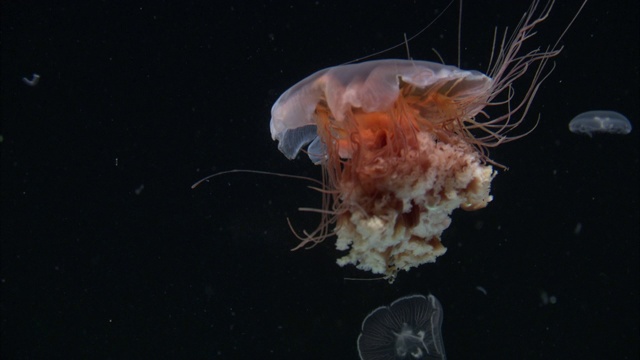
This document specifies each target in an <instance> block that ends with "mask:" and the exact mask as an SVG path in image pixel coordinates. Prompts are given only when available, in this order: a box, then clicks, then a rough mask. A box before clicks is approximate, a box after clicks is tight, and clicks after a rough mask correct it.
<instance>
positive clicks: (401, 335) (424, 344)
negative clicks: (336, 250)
mask: <svg viewBox="0 0 640 360" xmlns="http://www.w3.org/2000/svg"><path fill="white" fill-rule="evenodd" d="M442 317H443V313H442V305H440V302H439V301H438V299H436V298H435V296H433V295H429V296H427V297H424V296H422V295H410V296H405V297H402V298H400V299H398V300H396V301H394V302H393V303H391V305H390V306H381V307H379V308H377V309H375V310H373V311H372V312H371V313H370V314H369V315H367V317H366V318H365V319H364V321H363V322H362V332H361V333H360V336H358V353H359V354H360V359H362V360H393V359H446V356H445V352H444V343H443V341H442V332H441V327H442Z"/></svg>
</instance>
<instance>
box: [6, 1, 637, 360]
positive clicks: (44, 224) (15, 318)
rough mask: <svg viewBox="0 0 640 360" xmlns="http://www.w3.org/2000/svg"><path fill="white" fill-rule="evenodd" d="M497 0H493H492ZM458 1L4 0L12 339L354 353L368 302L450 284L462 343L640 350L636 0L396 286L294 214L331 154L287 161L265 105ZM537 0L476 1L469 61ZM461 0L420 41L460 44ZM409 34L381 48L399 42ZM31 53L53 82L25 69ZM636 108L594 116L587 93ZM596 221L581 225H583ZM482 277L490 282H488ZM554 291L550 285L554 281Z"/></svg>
mask: <svg viewBox="0 0 640 360" xmlns="http://www.w3.org/2000/svg"><path fill="white" fill-rule="evenodd" d="M487 3H488V4H487ZM446 4H447V1H420V2H402V3H399V2H391V1H379V2H353V3H349V4H346V5H345V4H344V3H343V2H337V1H330V2H326V1H316V2H304V3H302V2H293V1H292V2H275V1H274V2H270V1H264V2H256V1H254V2H251V1H248V2H230V3H226V4H225V3H222V4H214V2H212V1H198V2H192V1H173V2H172V1H154V2H151V1H150V2H137V1H129V2H124V1H119V2H110V1H89V2H66V4H65V3H64V2H57V3H56V4H54V3H52V2H35V1H34V2H28V1H26V2H23V1H12V2H9V1H5V2H3V3H2V5H1V11H0V14H1V19H2V21H1V23H2V25H1V26H2V28H1V30H2V33H1V35H2V43H1V45H2V77H1V79H2V88H1V99H2V118H1V121H2V127H1V133H0V134H1V135H2V143H1V144H0V146H1V147H2V163H1V164H2V175H1V176H2V177H1V180H2V183H1V186H2V187H1V196H2V198H1V199H0V201H1V206H2V222H1V246H2V247H1V251H2V255H1V256H2V257H1V260H2V262H1V273H0V286H1V287H0V289H1V303H0V311H1V316H2V321H1V333H0V344H1V348H0V354H1V357H2V358H3V359H43V358H47V359H56V358H64V359H74V358H95V359H140V358H183V359H186V358H189V359H199V358H216V359H217V358H220V359H356V358H357V350H356V338H357V336H358V334H359V331H360V324H361V322H362V320H363V319H364V317H365V316H366V315H367V313H369V312H370V311H371V310H373V309H374V308H376V307H377V306H380V305H387V304H389V303H390V302H391V301H393V300H395V299H396V298H398V297H401V296H404V295H407V294H412V293H421V294H428V293H432V294H434V295H435V296H436V297H437V298H438V299H439V300H440V302H441V303H442V305H443V308H444V324H443V333H444V342H445V346H446V349H447V354H448V356H449V358H450V359H465V358H466V359H486V358H504V359H507V358H509V359H516V358H517V359H578V358H581V359H599V358H609V359H637V358H638V355H639V350H638V347H639V345H638V344H639V342H640V336H639V330H638V322H639V317H638V304H639V303H640V302H639V301H640V299H639V291H638V290H639V288H638V280H639V279H638V271H639V258H638V253H639V245H638V240H639V237H640V236H639V229H638V220H639V219H640V215H639V199H638V186H637V184H638V169H639V156H638V144H639V142H638V140H639V135H638V134H639V132H638V128H639V127H640V123H639V122H638V121H639V119H640V113H639V109H638V98H639V94H638V88H639V86H638V85H639V82H638V77H639V76H638V75H639V69H638V66H639V63H640V61H639V60H640V59H639V54H638V43H639V39H638V18H639V14H638V3H637V2H636V1H630V0H629V1H616V2H613V1H612V2H598V1H591V3H589V4H588V5H587V6H586V8H585V9H584V11H583V13H582V14H581V16H580V17H579V18H578V20H577V22H576V23H575V24H574V26H573V27H572V28H571V30H570V31H569V32H568V33H567V35H566V36H565V38H564V40H563V44H564V45H565V46H566V47H565V49H564V51H563V52H562V54H561V55H560V56H559V57H558V58H557V59H556V61H555V63H556V68H555V71H554V73H553V74H552V75H551V76H550V77H549V79H548V80H547V81H546V82H545V83H544V85H543V86H542V87H541V88H540V91H539V93H538V95H537V98H536V99H535V101H534V103H533V106H532V108H531V110H530V115H529V120H528V121H529V123H530V124H531V123H533V122H535V118H536V116H537V114H538V113H540V114H541V121H540V124H539V126H538V128H537V129H536V130H535V131H534V132H533V133H532V134H531V135H529V136H527V137H526V138H524V139H522V140H520V141H517V142H513V143H510V144H507V145H504V146H501V147H500V148H498V149H495V150H494V151H493V152H492V156H493V158H494V159H495V160H497V161H498V162H501V163H503V164H506V165H508V166H509V167H510V170H509V171H507V172H501V173H500V174H499V175H498V177H497V178H496V179H495V180H494V182H493V190H492V193H493V195H494V201H493V202H492V203H491V204H490V205H489V206H488V207H487V208H486V209H483V210H480V211H477V212H473V213H466V212H461V211H456V212H455V213H454V215H453V220H454V221H453V223H452V226H451V227H450V228H449V229H448V230H447V231H446V232H445V234H444V237H443V242H444V244H445V245H446V246H447V247H448V248H449V250H448V253H447V254H446V255H445V256H443V257H441V258H440V259H439V261H438V263H436V264H429V265H424V266H422V267H420V268H418V269H415V270H412V271H411V272H409V273H402V274H401V275H400V276H399V278H398V279H397V281H396V282H395V283H394V284H393V285H389V284H387V283H386V282H383V281H346V280H344V278H345V277H361V276H365V275H366V274H365V273H363V272H359V271H357V270H354V269H352V268H345V269H343V268H340V267H338V266H337V265H335V259H336V257H337V256H338V255H339V254H338V253H337V251H335V250H334V248H333V245H332V243H331V241H327V242H326V243H324V244H322V245H321V246H318V247H316V248H315V249H313V250H309V251H298V252H294V253H292V252H290V251H289V249H290V248H292V247H294V246H295V245H296V239H295V238H294V237H293V236H292V234H291V233H290V231H289V228H288V226H287V222H286V218H287V217H289V218H290V219H291V220H292V222H293V223H294V224H295V226H296V227H297V228H299V229H300V228H311V227H312V226H314V225H315V222H316V221H317V219H316V218H315V217H314V216H309V215H307V214H300V213H298V212H297V210H296V209H297V207H299V206H318V205H319V196H318V194H317V193H315V192H313V191H310V190H308V189H307V188H306V185H308V184H306V183H305V182H302V181H297V180H283V179H282V178H275V177H265V176H258V175H246V174H245V175H229V176H226V177H222V178H218V179H217V180H215V181H212V182H210V183H205V184H204V185H202V186H200V187H199V188H197V189H195V190H192V189H191V188H190V185H191V184H192V183H194V182H195V181H196V180H198V179H200V178H201V177H203V176H206V175H208V174H211V173H213V172H216V171H221V170H227V169H233V168H243V169H258V170H269V171H275V172H283V173H290V174H297V175H307V176H314V177H319V174H320V171H319V168H318V167H315V166H313V165H312V164H310V163H309V161H308V160H307V159H304V158H303V159H299V160H297V161H288V160H286V159H285V158H284V157H283V156H282V155H281V154H280V153H279V152H278V150H277V148H276V144H275V143H274V142H272V140H271V138H270V134H269V127H268V124H269V118H270V114H269V111H270V108H271V105H272V104H273V102H274V101H275V100H276V99H277V97H278V96H279V95H280V94H281V93H282V92H283V91H285V90H286V89H287V88H288V87H289V86H291V85H293V84H294V83H296V82H297V81H299V80H301V79H302V78H304V77H305V76H307V75H309V74H311V73H312V72H314V71H316V70H319V69H322V68H324V67H328V66H332V65H336V64H340V63H344V62H346V61H349V60H352V59H355V58H359V57H361V56H364V55H367V54H370V53H373V52H376V51H379V50H382V49H384V48H386V47H388V46H391V45H393V44H396V43H398V42H401V41H402V34H403V32H406V33H409V34H412V33H415V32H416V31H418V30H419V29H421V28H422V27H423V26H425V25H426V24H427V23H428V22H429V21H430V20H431V19H432V18H433V17H434V16H435V14H436V13H437V11H440V10H442V9H443V8H444V7H445V6H446ZM579 5H580V1H575V0H572V1H562V2H561V3H560V4H556V6H555V8H554V10H553V12H552V14H551V17H550V18H549V19H548V21H547V22H545V23H544V24H542V26H540V30H539V34H538V35H537V36H536V37H535V38H533V39H531V40H530V42H529V43H528V45H529V46H531V47H535V46H538V45H542V46H545V45H547V44H550V43H553V42H555V39H556V38H557V36H558V34H559V33H560V32H562V30H563V28H564V26H565V25H566V24H567V22H568V21H569V19H570V18H571V17H572V16H573V13H574V12H575V11H576V10H577V8H578V7H579ZM526 7H527V5H526V4H525V2H518V3H517V5H516V2H513V1H474V2H471V1H468V2H467V3H465V7H464V14H463V35H462V42H463V52H462V59H463V61H462V67H463V68H467V69H480V70H483V69H485V68H486V66H487V61H488V59H489V55H490V47H491V40H492V36H493V29H494V26H499V27H501V28H503V27H504V26H510V27H513V26H515V25H516V23H517V21H518V19H519V17H520V16H521V14H522V13H523V12H524V11H525V10H526ZM457 16H458V13H457V8H456V6H455V5H454V6H453V7H452V8H451V9H450V10H449V11H448V12H447V13H445V14H444V16H443V17H442V18H440V20H439V21H438V22H437V23H436V24H435V25H433V27H431V28H430V29H429V30H428V31H427V32H425V33H424V34H423V35H422V36H421V37H419V38H418V39H416V40H414V41H413V42H412V43H411V54H412V56H413V57H414V58H416V59H424V60H433V61H438V59H437V56H436V55H435V54H434V53H433V52H432V50H431V48H436V49H437V50H438V52H439V53H440V54H441V55H442V56H443V58H444V60H445V61H446V62H447V63H450V64H455V63H456V57H457V50H456V41H457V40H456V39H457ZM405 56H406V53H405V51H404V49H402V48H400V49H397V50H394V51H391V52H389V53H386V54H384V55H383V56H379V57H378V58H404V57H405ZM32 73H38V74H40V76H41V79H40V83H39V84H38V85H37V86H35V87H29V86H27V85H26V84H24V83H23V82H22V81H21V78H22V77H23V76H27V77H30V75H31V74H32ZM594 109H608V110H616V111H619V112H621V113H623V114H625V115H626V116H627V117H628V118H629V119H630V120H631V122H632V123H633V125H634V127H635V129H634V130H633V131H632V132H631V134H629V135H626V136H596V137H594V138H588V137H582V136H578V135H576V134H572V133H570V132H569V131H568V129H567V124H568V121H569V120H570V119H571V118H573V117H574V116H575V115H577V114H578V113H581V112H584V111H587V110H594ZM577 227H580V231H578V232H577V231H575V230H576V228H577ZM478 286H480V287H482V288H483V289H485V290H486V292H487V293H486V295H485V294H483V293H482V292H481V291H479V290H478V289H477V287H478ZM545 296H546V299H549V298H551V297H553V298H555V300H556V301H555V303H551V302H548V301H546V302H545V301H544V300H545Z"/></svg>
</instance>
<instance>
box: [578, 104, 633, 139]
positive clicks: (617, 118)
mask: <svg viewBox="0 0 640 360" xmlns="http://www.w3.org/2000/svg"><path fill="white" fill-rule="evenodd" d="M631 128H632V126H631V122H629V119H627V118H626V117H625V116H624V115H622V114H620V113H619V112H615V111H608V110H594V111H587V112H583V113H582V114H579V115H577V116H576V117H574V118H573V119H572V120H571V121H570V122H569V131H571V132H572V133H574V134H585V135H587V136H589V137H592V136H593V134H594V133H604V134H617V135H626V134H628V133H630V132H631Z"/></svg>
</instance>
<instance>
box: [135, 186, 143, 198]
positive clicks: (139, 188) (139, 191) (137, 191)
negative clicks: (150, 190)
mask: <svg viewBox="0 0 640 360" xmlns="http://www.w3.org/2000/svg"><path fill="white" fill-rule="evenodd" d="M142 190H144V184H141V185H140V186H138V188H137V189H135V190H134V192H135V193H136V195H140V193H141V192H142Z"/></svg>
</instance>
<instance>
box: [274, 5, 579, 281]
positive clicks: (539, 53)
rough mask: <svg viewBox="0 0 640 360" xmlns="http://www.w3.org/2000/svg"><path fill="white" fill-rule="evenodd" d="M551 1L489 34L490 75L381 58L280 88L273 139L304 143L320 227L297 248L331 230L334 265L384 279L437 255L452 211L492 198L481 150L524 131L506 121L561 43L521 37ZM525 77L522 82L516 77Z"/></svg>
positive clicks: (291, 150)
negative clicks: (316, 173)
mask: <svg viewBox="0 0 640 360" xmlns="http://www.w3.org/2000/svg"><path fill="white" fill-rule="evenodd" d="M552 5H553V1H549V2H548V3H547V4H546V5H545V6H544V7H543V8H542V10H538V6H539V1H537V0H536V1H533V2H532V4H531V6H530V8H529V10H528V11H527V12H526V13H525V14H524V15H523V17H522V19H521V20H520V23H519V25H518V26H517V27H516V29H515V30H514V32H513V33H511V34H509V33H507V32H505V34H504V35H503V39H502V40H501V41H498V42H497V44H498V45H497V48H496V49H495V52H494V53H495V56H494V57H493V60H492V61H491V62H490V66H489V71H488V75H485V74H483V73H481V72H479V71H476V70H462V69H460V68H458V67H455V66H450V65H443V64H439V63H434V62H428V61H417V60H416V61H414V60H397V59H388V60H376V61H367V62H362V63H357V64H348V65H341V66H335V67H330V68H327V69H324V70H320V71H318V72H316V73H314V74H312V75H310V76H308V77H307V78H305V79H303V80H302V81H300V82H298V83H297V84H295V85H294V86H293V87H291V88H290V89H289V90H287V91H286V92H284V93H283V94H282V96H280V98H279V99H278V100H277V101H276V103H275V104H274V105H273V108H272V109H271V124H270V128H271V136H272V138H273V139H274V140H277V141H278V149H279V150H280V151H281V152H282V153H283V154H284V155H285V156H286V157H287V158H289V159H294V158H296V156H297V155H298V153H299V152H300V151H304V152H305V153H307V155H308V156H309V157H310V159H311V161H313V163H315V164H319V165H321V166H322V169H323V188H322V189H319V190H320V191H321V192H322V194H323V208H322V209H315V210H314V209H308V208H304V209H305V210H312V211H316V212H318V213H319V214H321V220H320V224H319V226H318V227H317V228H316V229H315V230H313V231H304V232H303V234H297V236H298V238H299V239H300V240H301V242H300V244H299V245H298V247H296V249H298V248H301V247H312V246H313V245H315V244H317V243H319V242H322V241H324V240H325V239H326V238H328V237H331V236H336V237H337V240H336V248H337V249H338V250H340V251H345V252H347V253H346V254H345V255H344V256H342V257H341V258H339V259H338V261H337V263H338V265H340V266H345V265H348V264H351V265H354V266H356V267H357V268H358V269H361V270H365V271H371V272H372V273H374V274H382V275H383V276H384V277H386V278H387V279H389V281H393V279H394V278H395V276H396V274H397V272H398V271H401V270H404V271H409V270H410V269H411V268H413V267H417V266H419V265H421V264H425V263H430V262H435V261H436V258H437V257H438V256H441V255H443V254H444V253H445V252H446V248H445V247H444V245H443V244H442V243H441V241H440V239H441V236H442V233H443V231H444V230H445V229H447V228H448V227H449V225H450V223H451V213H452V212H453V211H454V210H455V209H459V208H461V209H463V210H468V211H473V210H478V209H481V208H484V207H485V206H487V205H488V203H489V202H490V201H491V200H492V199H493V198H492V196H491V195H490V194H489V192H490V185H491V181H492V179H493V178H494V176H495V175H496V171H494V169H493V167H492V166H491V165H490V164H493V165H498V164H496V163H495V162H493V161H492V160H491V159H490V158H489V157H488V151H487V149H488V148H492V147H497V146H499V145H501V144H504V143H506V142H509V141H512V140H515V139H518V138H521V137H522V136H525V135H526V134H528V133H529V132H530V131H531V130H533V129H531V128H529V129H528V130H524V131H517V130H516V129H517V128H518V127H519V125H521V124H522V123H523V122H524V120H525V116H526V114H527V111H528V109H529V107H530V105H531V102H532V101H533V98H534V95H535V94H536V92H537V91H538V89H539V87H540V84H541V82H542V81H543V80H544V79H545V77H546V76H547V75H548V73H547V72H545V65H546V64H547V63H548V60H549V59H550V58H553V57H555V56H557V55H558V54H559V53H560V50H561V47H560V46H559V45H558V44H559V40H558V41H557V42H556V43H555V44H554V45H553V46H550V47H547V48H546V49H545V50H542V48H540V47H539V48H535V49H531V47H526V48H524V49H523V43H524V42H525V41H527V40H528V39H531V38H532V37H534V35H535V33H536V29H535V27H536V25H538V24H540V23H541V22H542V21H543V20H544V19H546V18H547V16H548V15H549V13H550V11H551V8H552ZM583 6H584V3H583ZM578 12H579V11H578ZM576 16H577V14H576ZM574 19H575V18H574ZM530 69H533V70H531V73H530V74H527V73H528V70H530ZM525 74H527V82H526V83H525V84H524V86H523V87H522V88H521V87H520V86H518V85H514V82H515V81H517V80H518V79H520V78H521V77H522V76H523V75H525ZM529 81H530V82H529ZM489 109H491V110H492V111H490V110H489ZM490 113H492V114H493V115H490ZM533 127H535V126H533ZM305 147H306V150H303V148H305Z"/></svg>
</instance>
